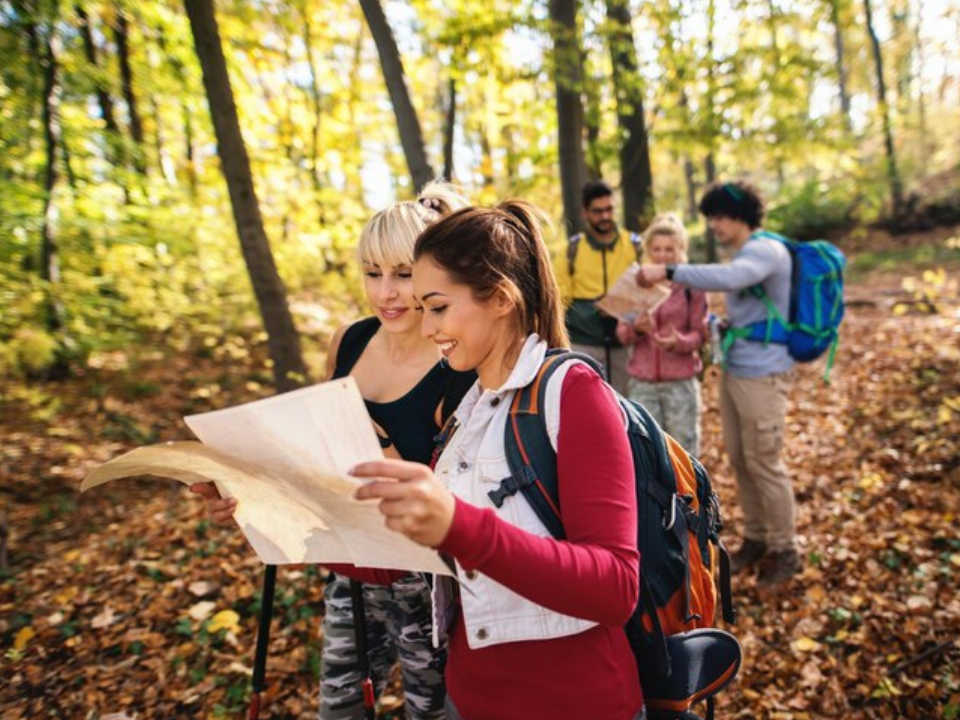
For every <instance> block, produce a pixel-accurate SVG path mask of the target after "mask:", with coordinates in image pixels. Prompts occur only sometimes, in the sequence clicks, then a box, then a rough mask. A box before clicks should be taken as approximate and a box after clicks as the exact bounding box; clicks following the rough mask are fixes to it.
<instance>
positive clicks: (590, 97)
mask: <svg viewBox="0 0 960 720" xmlns="http://www.w3.org/2000/svg"><path fill="white" fill-rule="evenodd" d="M581 58H582V56H581ZM581 67H583V60H582V59H581ZM600 85H601V81H600V80H598V79H597V78H593V79H592V80H591V81H589V82H585V83H584V86H583V94H582V95H581V97H582V98H583V99H584V100H585V106H584V108H583V124H584V131H585V134H586V141H587V151H586V154H585V156H584V165H585V167H586V176H585V177H584V180H600V179H601V178H603V156H602V153H601V151H600V118H601V116H602V114H603V111H602V110H601V109H600V92H599V88H600Z"/></svg>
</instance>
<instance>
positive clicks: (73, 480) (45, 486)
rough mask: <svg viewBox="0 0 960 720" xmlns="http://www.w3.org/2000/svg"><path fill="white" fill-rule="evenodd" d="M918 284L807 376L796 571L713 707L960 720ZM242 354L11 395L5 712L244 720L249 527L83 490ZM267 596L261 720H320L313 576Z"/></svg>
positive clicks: (941, 326)
mask: <svg viewBox="0 0 960 720" xmlns="http://www.w3.org/2000/svg"><path fill="white" fill-rule="evenodd" d="M911 272H912V271H911V270H910V269H909V268H908V269H907V270H905V271H902V272H901V273H900V274H899V275H898V274H896V273H894V274H892V275H891V274H877V275H872V276H869V277H867V278H865V279H861V280H860V281H859V282H858V283H856V284H854V285H852V286H851V287H850V289H849V292H848V296H849V299H850V300H851V307H850V308H849V310H848V319H847V320H846V322H845V327H844V336H843V344H842V347H841V351H840V353H839V355H838V357H837V365H836V367H835V369H834V371H833V382H832V384H831V385H829V386H825V385H823V384H822V383H821V382H820V380H819V374H820V372H821V371H822V366H821V365H819V364H816V365H813V366H810V367H804V368H802V369H801V372H800V375H799V378H798V380H797V383H796V385H795V387H794V390H793V397H792V403H791V409H790V413H789V417H788V423H789V428H788V433H787V447H788V450H787V457H788V461H789V465H790V468H791V469H792V472H793V476H794V478H795V484H796V489H797V495H798V499H799V508H800V510H799V512H800V517H799V528H800V533H801V536H802V548H803V554H804V558H805V569H804V571H803V574H802V576H800V577H799V578H798V579H797V580H796V581H795V582H793V583H792V584H790V585H789V587H785V588H782V589H780V590H778V591H767V592H761V591H760V590H758V589H757V588H756V587H755V585H754V582H753V579H752V578H751V577H749V576H748V577H743V578H739V577H738V578H736V579H735V586H734V592H735V595H736V597H737V598H738V606H739V610H740V616H741V621H740V624H739V625H738V626H737V627H736V628H735V630H734V631H735V632H736V634H737V635H738V637H739V638H740V640H741V642H742V644H743V647H744V651H745V661H744V666H743V669H742V671H741V675H740V679H739V680H738V681H737V683H736V684H735V685H734V686H733V687H732V688H731V689H730V690H729V691H727V692H725V693H724V695H723V698H722V701H721V703H722V704H721V708H720V710H721V716H722V717H742V718H748V717H757V718H779V719H784V720H786V719H795V720H802V719H804V718H811V719H812V718H824V717H826V718H899V717H904V718H939V717H942V718H955V717H960V670H958V665H960V593H958V590H957V588H958V587H960V582H958V580H960V532H958V518H960V451H958V441H957V438H958V435H960V315H958V314H957V313H958V308H957V297H956V296H957V293H956V287H955V285H951V282H952V281H951V279H950V277H949V276H936V275H933V274H931V275H928V276H927V278H926V279H924V278H923V277H922V276H921V275H920V274H918V273H913V274H914V275H915V276H916V278H917V284H916V289H915V290H914V289H912V288H911V287H910V286H909V285H908V286H907V289H904V285H903V283H902V279H903V277H902V276H905V275H909V274H911ZM954 276H955V273H954ZM938 283H939V284H938ZM934 310H935V311H936V312H933V311H934ZM248 351H249V352H248ZM131 357H132V356H131ZM257 357H262V348H252V349H251V348H247V347H245V346H244V345H243V344H242V343H241V342H240V341H236V340H235V341H233V343H232V344H231V346H230V347H227V346H223V347H220V348H216V349H214V350H213V351H212V352H209V351H208V352H205V353H202V354H201V355H190V356H183V355H180V356H161V355H159V354H157V355H155V356H143V355H142V354H141V356H140V357H138V358H136V359H135V360H133V359H131V358H127V357H125V356H123V355H116V356H112V357H106V358H102V361H103V362H102V367H100V368H98V369H96V370H92V371H89V372H88V373H87V374H86V375H85V376H84V377H81V378H76V379H73V380H70V381H67V382H63V383H57V384H35V385H32V386H25V385H18V384H9V383H8V384H7V385H6V386H5V387H3V389H2V390H3V391H2V395H0V437H2V446H0V478H2V486H0V501H2V508H0V513H2V518H0V519H2V521H3V527H4V528H5V529H6V532H7V533H8V537H7V539H6V541H5V546H6V548H7V558H6V560H7V563H8V569H6V570H5V571H3V574H2V576H0V645H2V649H0V652H2V654H3V656H2V659H0V677H2V682H0V716H2V717H3V718H4V720H17V719H18V718H39V717H50V718H70V719H79V718H83V719H88V720H96V719H97V718H100V719H105V718H108V717H112V718H114V719H115V720H119V719H121V718H124V717H128V718H187V717H189V718H218V717H223V718H227V717H235V718H239V717H244V716H245V715H244V712H245V706H246V701H247V697H248V693H249V683H250V671H251V666H252V657H253V646H254V641H255V634H256V633H255V631H256V625H257V613H258V610H259V583H260V577H261V570H260V567H259V566H258V563H257V561H256V560H255V558H254V556H253V555H252V553H251V552H250V551H249V550H248V549H247V547H246V545H245V543H244V541H243V539H242V537H240V536H239V533H236V532H235V531H232V530H229V529H224V528H220V527H216V526H211V525H210V524H209V523H208V522H207V521H206V520H205V519H204V517H203V510H202V507H201V504H200V502H199V501H197V500H196V499H195V498H193V497H192V496H190V494H189V493H188V492H187V491H186V490H185V489H184V488H183V487H182V486H180V485H179V484H177V483H173V482H169V481H159V480H139V481H128V482H120V483H114V484H111V485H107V486H104V487H101V488H97V489H95V490H94V491H92V492H90V493H87V494H85V495H83V496H80V495H78V493H77V491H76V488H77V485H78V483H79V480H80V478H81V477H82V476H83V474H84V473H85V471H86V470H87V469H89V468H90V467H92V466H93V465H94V464H96V463H99V462H102V461H104V460H106V459H108V458H110V457H112V456H114V455H116V454H118V453H120V452H122V451H125V450H128V449H131V448H133V447H135V446H137V445H139V444H144V443H147V442H153V441H156V440H168V439H176V438H183V437H185V436H186V430H185V428H184V427H183V426H182V424H181V423H180V420H179V418H180V417H181V415H183V414H185V413H189V412H196V411H201V410H206V409H210V408H213V407H221V406H224V405H228V404H232V403H236V402H240V401H242V400H246V399H252V398H255V397H259V396H263V395H265V394H267V392H268V389H267V388H266V387H264V386H263V385H262V381H263V371H262V368H261V369H258V368H256V367H255V362H254V360H253V358H257ZM705 395H706V400H707V404H708V406H709V410H708V411H707V413H706V415H705V418H704V435H705V452H704V461H705V464H706V465H707V467H708V468H709V469H711V471H712V473H713V475H714V478H715V482H716V484H717V485H718V486H719V490H720V493H721V496H722V500H723V503H724V509H725V512H726V515H727V517H728V523H727V531H726V537H727V540H728V541H729V544H730V545H732V546H734V547H736V545H737V542H738V540H737V537H736V535H737V529H738V527H739V510H738V507H737V498H736V494H735V490H734V484H733V481H732V478H731V474H730V469H729V466H728V465H727V464H726V462H725V461H724V460H723V458H722V453H721V450H720V438H719V417H718V413H717V411H716V377H715V376H713V375H709V376H708V379H707V381H706V388H705ZM0 560H3V558H0ZM275 607H276V615H275V621H274V624H273V628H272V637H271V643H270V648H271V655H270V662H269V667H268V686H269V687H268V691H267V695H266V699H265V702H264V709H263V711H262V713H261V716H262V717H264V718H277V719H278V718H290V719H293V718H297V719H299V718H311V717H315V715H316V708H317V672H318V666H319V618H320V615H321V613H322V609H323V608H322V602H321V582H320V578H319V574H318V573H317V571H316V570H315V569H314V568H299V569H289V568H283V569H281V570H280V572H279V585H278V595H277V599H276V605H275ZM387 702H388V705H390V704H391V702H390V700H389V698H388V701H387ZM394 704H395V703H394ZM393 715H394V716H401V715H400V712H399V711H395V712H394V713H393Z"/></svg>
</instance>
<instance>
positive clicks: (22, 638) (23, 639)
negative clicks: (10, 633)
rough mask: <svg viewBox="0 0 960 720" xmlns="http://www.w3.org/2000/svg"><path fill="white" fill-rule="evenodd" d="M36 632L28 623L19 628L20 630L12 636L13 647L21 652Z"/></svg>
mask: <svg viewBox="0 0 960 720" xmlns="http://www.w3.org/2000/svg"><path fill="white" fill-rule="evenodd" d="M36 634H37V633H36V631H34V629H33V628H32V627H30V626H29V625H28V626H26V627H23V628H20V631H19V632H18V633H17V634H16V635H15V636H14V638H13V649H14V650H16V651H18V652H23V651H24V650H25V649H26V647H27V645H28V644H29V643H30V641H31V640H32V639H33V636H34V635H36Z"/></svg>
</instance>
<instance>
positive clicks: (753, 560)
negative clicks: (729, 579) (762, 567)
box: [730, 538, 767, 573]
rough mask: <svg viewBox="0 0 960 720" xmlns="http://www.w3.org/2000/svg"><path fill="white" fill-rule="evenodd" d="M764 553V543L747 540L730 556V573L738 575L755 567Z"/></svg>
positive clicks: (765, 546) (765, 547) (765, 549)
mask: <svg viewBox="0 0 960 720" xmlns="http://www.w3.org/2000/svg"><path fill="white" fill-rule="evenodd" d="M766 552H767V544H766V543H764V542H760V541H759V540H751V539H750V538H747V539H746V540H744V541H743V545H741V546H740V549H739V550H737V551H736V552H735V553H733V555H731V556H730V572H732V573H738V572H741V571H743V570H746V569H747V568H748V567H752V566H753V565H756V564H757V563H758V562H760V558H762V557H763V556H764V555H765V554H766Z"/></svg>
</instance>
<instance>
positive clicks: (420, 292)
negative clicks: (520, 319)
mask: <svg viewBox="0 0 960 720" xmlns="http://www.w3.org/2000/svg"><path fill="white" fill-rule="evenodd" d="M413 293H414V295H415V296H416V298H417V300H418V301H419V302H420V305H421V307H422V308H423V321H422V322H423V324H422V327H421V332H422V333H423V336H424V337H426V338H429V339H430V340H433V342H435V343H436V344H437V346H438V347H439V348H440V352H441V353H442V354H443V356H444V357H445V358H446V359H447V362H449V363H450V367H452V368H453V369H454V370H460V371H463V370H476V371H477V375H478V376H479V378H480V385H481V386H482V387H484V388H487V389H496V388H498V387H500V386H501V385H502V384H503V382H504V381H505V380H506V379H507V377H508V376H509V374H510V371H509V368H510V367H511V366H512V364H513V360H514V359H515V358H512V357H508V355H510V354H511V348H515V347H516V345H517V343H516V341H517V338H518V331H517V327H516V322H515V319H514V317H513V316H514V314H515V312H516V306H515V305H514V304H513V303H512V302H510V301H509V300H508V299H507V297H506V295H505V294H503V293H497V294H495V295H494V296H493V297H492V298H490V299H489V300H477V299H476V298H475V297H474V296H473V292H472V290H471V288H470V287H469V286H468V285H463V284H460V283H456V282H454V281H453V280H452V279H451V278H450V275H449V274H448V273H447V271H446V270H444V269H443V268H442V267H441V266H440V265H438V264H437V263H436V262H435V261H434V260H433V259H432V258H431V257H430V256H424V257H421V258H420V259H418V260H417V262H416V263H415V264H414V268H413Z"/></svg>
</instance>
